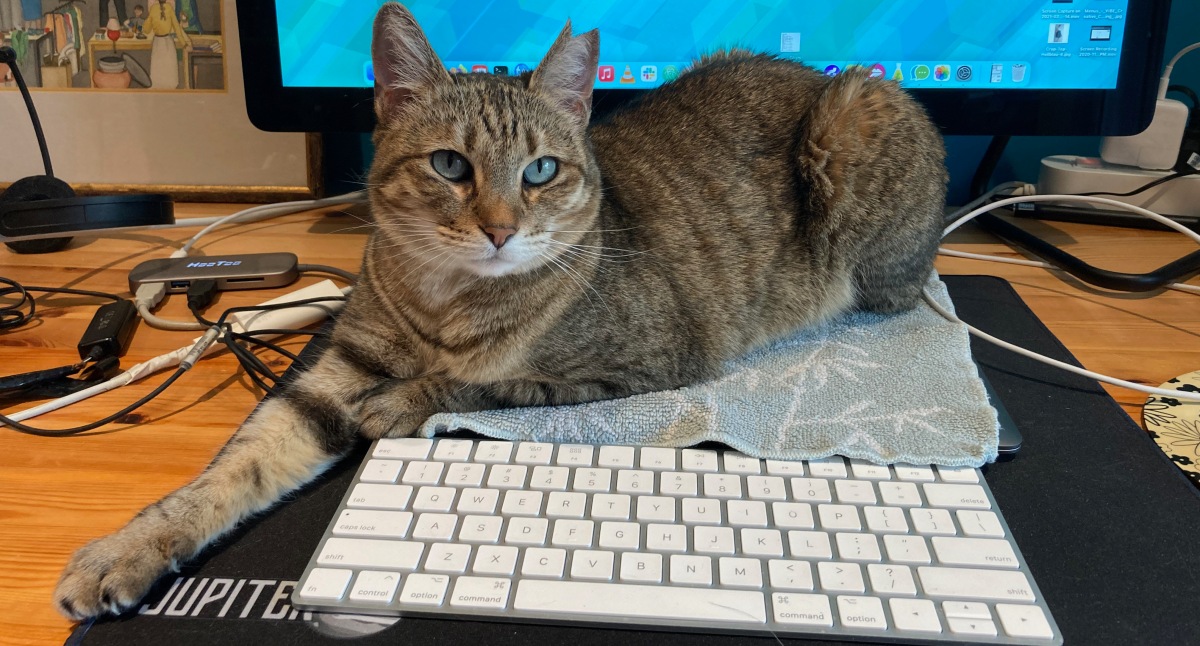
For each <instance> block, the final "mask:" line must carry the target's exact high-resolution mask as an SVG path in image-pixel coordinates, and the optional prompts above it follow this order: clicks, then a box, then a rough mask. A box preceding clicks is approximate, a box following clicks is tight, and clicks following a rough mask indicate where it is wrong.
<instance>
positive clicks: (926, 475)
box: [892, 464, 940, 630]
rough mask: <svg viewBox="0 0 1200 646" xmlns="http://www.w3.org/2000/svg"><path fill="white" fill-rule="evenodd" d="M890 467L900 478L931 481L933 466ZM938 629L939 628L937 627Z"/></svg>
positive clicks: (907, 465)
mask: <svg viewBox="0 0 1200 646" xmlns="http://www.w3.org/2000/svg"><path fill="white" fill-rule="evenodd" d="M892 468H893V469H895V470H896V477H897V478H900V479H901V480H908V481H910V482H911V481H917V482H933V481H934V479H935V476H934V475H933V467H928V466H918V465H912V464H895V465H892ZM939 630H940V628H939Z"/></svg>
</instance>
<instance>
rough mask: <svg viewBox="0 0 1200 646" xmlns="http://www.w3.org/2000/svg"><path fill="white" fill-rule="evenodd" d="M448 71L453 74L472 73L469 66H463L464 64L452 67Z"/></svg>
mask: <svg viewBox="0 0 1200 646" xmlns="http://www.w3.org/2000/svg"><path fill="white" fill-rule="evenodd" d="M446 71H448V72H450V73H451V74H469V73H470V72H471V70H469V69H467V66H466V65H463V64H462V63H459V64H458V65H451V66H450V67H449V68H447V70H446Z"/></svg>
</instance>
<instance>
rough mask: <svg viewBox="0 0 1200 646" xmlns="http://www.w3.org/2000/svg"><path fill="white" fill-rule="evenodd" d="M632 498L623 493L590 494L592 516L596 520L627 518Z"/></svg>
mask: <svg viewBox="0 0 1200 646" xmlns="http://www.w3.org/2000/svg"><path fill="white" fill-rule="evenodd" d="M632 500H633V499H632V498H630V497H629V496H626V495H625V494H619V493H617V494H613V493H598V494H596V495H595V496H592V518H595V519H597V520H629V505H630V504H631V503H632Z"/></svg>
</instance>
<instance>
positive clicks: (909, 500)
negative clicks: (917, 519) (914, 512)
mask: <svg viewBox="0 0 1200 646" xmlns="http://www.w3.org/2000/svg"><path fill="white" fill-rule="evenodd" d="M879 497H880V498H882V499H883V504H885V505H892V506H895V507H918V506H920V505H921V494H920V492H919V490H918V489H917V485H915V484H913V483H911V482H880V483H879Z"/></svg>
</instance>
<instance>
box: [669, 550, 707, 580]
mask: <svg viewBox="0 0 1200 646" xmlns="http://www.w3.org/2000/svg"><path fill="white" fill-rule="evenodd" d="M712 575H713V573H712V559H711V558H709V557H707V556H688V555H684V554H673V555H671V583H684V584H693V585H712Z"/></svg>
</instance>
